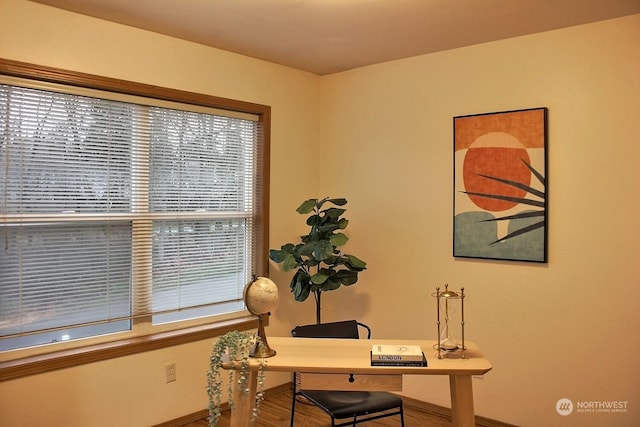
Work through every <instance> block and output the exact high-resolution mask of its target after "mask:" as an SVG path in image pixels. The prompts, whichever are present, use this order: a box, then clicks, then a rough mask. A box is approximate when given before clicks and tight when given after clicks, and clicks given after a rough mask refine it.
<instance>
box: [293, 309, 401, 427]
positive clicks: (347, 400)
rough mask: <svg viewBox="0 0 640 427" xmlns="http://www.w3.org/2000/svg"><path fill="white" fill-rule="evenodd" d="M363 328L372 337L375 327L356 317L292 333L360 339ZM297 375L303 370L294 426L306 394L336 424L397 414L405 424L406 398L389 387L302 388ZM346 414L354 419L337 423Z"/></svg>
mask: <svg viewBox="0 0 640 427" xmlns="http://www.w3.org/2000/svg"><path fill="white" fill-rule="evenodd" d="M359 328H363V329H365V330H366V331H367V339H368V338H371V328H369V327H368V326H367V325H365V324H363V323H360V322H357V321H355V320H347V321H342V322H332V323H320V324H314V325H304V326H297V327H295V328H294V329H293V330H292V331H291V335H293V336H294V337H302V338H351V339H357V338H359V337H360V334H359V333H358V329H359ZM297 375H300V374H296V373H294V374H293V387H294V390H293V402H292V404H291V427H293V421H294V417H295V409H296V400H297V397H298V396H303V397H305V398H306V399H307V400H308V401H309V402H310V403H312V404H313V405H315V406H317V407H318V408H320V409H322V410H323V411H324V412H325V413H327V414H328V415H329V416H330V417H331V426H332V427H340V426H347V425H352V426H355V425H356V424H359V423H363V422H366V421H371V420H377V419H379V418H384V417H390V416H393V415H400V425H401V426H403V427H404V412H403V407H402V399H401V398H400V397H399V396H397V395H395V394H393V393H388V392H385V391H372V392H368V391H327V390H305V389H301V390H298V389H297V385H296V378H297ZM345 418H349V419H350V421H348V422H344V423H341V424H336V420H342V419H345Z"/></svg>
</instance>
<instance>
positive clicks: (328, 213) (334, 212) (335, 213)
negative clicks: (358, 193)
mask: <svg viewBox="0 0 640 427" xmlns="http://www.w3.org/2000/svg"><path fill="white" fill-rule="evenodd" d="M346 211H347V210H346V209H338V208H329V209H327V210H325V211H323V212H324V214H325V217H326V218H330V219H332V220H335V219H337V218H340V215H342V214H343V213H345V212H346Z"/></svg>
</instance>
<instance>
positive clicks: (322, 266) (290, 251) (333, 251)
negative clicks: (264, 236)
mask: <svg viewBox="0 0 640 427" xmlns="http://www.w3.org/2000/svg"><path fill="white" fill-rule="evenodd" d="M346 204H347V200H346V199H331V198H328V197H325V198H324V199H321V200H318V199H309V200H306V201H304V202H303V203H302V204H301V205H300V206H299V207H298V209H296V211H297V212H298V213H299V214H302V215H306V214H309V213H311V215H309V217H308V218H307V225H308V226H310V230H309V233H308V234H306V235H304V236H300V242H299V243H297V244H294V243H287V244H285V245H282V247H280V249H279V250H278V249H271V250H269V258H271V260H272V261H274V262H276V263H278V264H281V265H282V270H283V271H285V272H288V271H292V270H294V269H297V271H296V273H295V274H294V275H293V278H292V279H291V283H290V285H289V286H290V288H291V292H292V293H293V297H294V298H295V300H296V301H300V302H302V301H305V300H306V299H307V298H308V297H309V294H313V296H314V297H315V300H316V323H321V316H320V310H321V301H320V299H321V296H322V292H325V291H332V290H335V289H338V288H339V287H340V286H341V285H344V286H350V285H353V284H355V283H356V282H357V281H358V273H359V272H361V271H363V270H365V269H366V267H367V263H366V262H364V261H362V260H361V259H359V258H358V257H356V256H355V255H350V254H346V253H342V251H341V250H340V249H339V248H340V247H341V246H343V245H344V244H345V243H347V241H348V240H349V238H348V237H347V235H346V234H344V233H343V232H342V230H344V229H345V228H347V225H348V224H349V220H347V219H346V218H342V215H343V214H344V213H345V212H346V209H343V208H341V206H344V205H346ZM325 205H333V206H332V207H325Z"/></svg>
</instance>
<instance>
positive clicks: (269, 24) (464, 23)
mask: <svg viewBox="0 0 640 427" xmlns="http://www.w3.org/2000/svg"><path fill="white" fill-rule="evenodd" d="M32 1H36V2H37V3H43V4H47V5H51V6H55V7H59V8H62V9H67V10H70V11H74V12H78V13H81V14H85V15H90V16H94V17H98V18H102V19H106V20H109V21H114V22H118V23H121V24H126V25H130V26H133V27H138V28H142V29H145V30H150V31H154V32H157V33H162V34H166V35H170V36H174V37H178V38H181V39H185V40H190V41H193V42H197V43H201V44H204V45H208V46H213V47H216V48H219V49H223V50H227V51H231V52H236V53H240V54H243V55H247V56H250V57H254V58H258V59H263V60H266V61H270V62H274V63H278V64H282V65H286V66H289V67H293V68H297V69H300V70H306V71H309V72H311V73H315V74H318V75H325V74H331V73H336V72H340V71H345V70H349V69H353V68H358V67H362V66H365V65H370V64H376V63H381V62H386V61H391V60H395V59H400V58H407V57H411V56H416V55H422V54H426V53H432V52H437V51H442V50H447V49H453V48H458V47H463V46H469V45H474V44H478V43H484V42H489V41H493V40H500V39H505V38H510V37H517V36H522V35H526V34H532V33H537V32H542V31H549V30H554V29H558V28H563V27H569V26H573V25H580V24H586V23H589V22H595V21H600V20H605V19H611V18H616V17H620V16H625V15H631V14H635V13H640V0H32Z"/></svg>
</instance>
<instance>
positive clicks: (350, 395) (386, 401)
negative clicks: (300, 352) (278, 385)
mask: <svg viewBox="0 0 640 427" xmlns="http://www.w3.org/2000/svg"><path fill="white" fill-rule="evenodd" d="M300 394H301V395H303V396H305V397H306V398H307V399H309V400H310V401H312V402H313V403H314V404H316V405H317V406H318V407H320V408H321V409H322V410H323V411H325V412H327V413H328V414H331V415H333V417H335V418H338V419H341V418H349V417H351V418H353V417H354V416H360V415H366V414H369V413H373V412H380V411H386V410H389V409H396V408H398V407H401V406H402V399H401V398H400V397H398V396H396V395H395V394H392V393H387V392H375V391H373V392H368V391H326V390H300Z"/></svg>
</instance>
